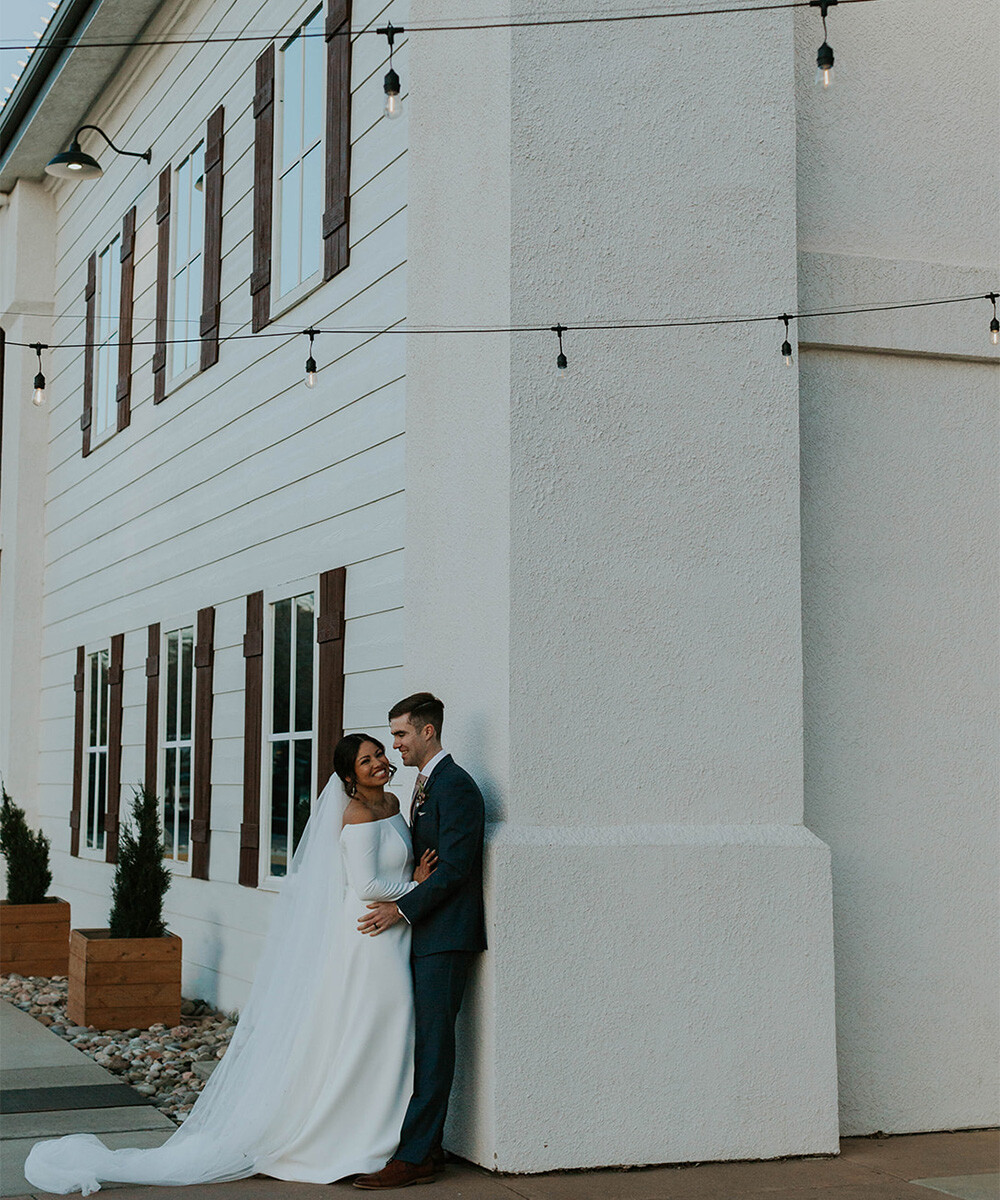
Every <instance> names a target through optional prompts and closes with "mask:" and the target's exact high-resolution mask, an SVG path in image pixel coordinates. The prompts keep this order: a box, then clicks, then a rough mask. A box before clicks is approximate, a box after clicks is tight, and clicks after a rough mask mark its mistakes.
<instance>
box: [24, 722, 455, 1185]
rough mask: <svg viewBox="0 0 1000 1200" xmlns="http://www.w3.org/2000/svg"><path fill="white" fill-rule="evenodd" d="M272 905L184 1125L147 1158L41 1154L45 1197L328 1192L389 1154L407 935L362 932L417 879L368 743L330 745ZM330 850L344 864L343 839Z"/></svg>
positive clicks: (407, 1010) (399, 1108)
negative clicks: (212, 1189) (118, 1192)
mask: <svg viewBox="0 0 1000 1200" xmlns="http://www.w3.org/2000/svg"><path fill="white" fill-rule="evenodd" d="M334 770H335V772H336V776H337V778H331V780H330V782H329V783H328V784H327V785H326V787H325V788H324V789H323V792H322V793H321V795H320V797H319V799H318V800H317V802H316V805H315V806H314V809H313V813H312V816H311V817H310V819H309V821H308V823H307V825H306V828H305V831H304V832H303V835H302V838H301V841H300V843H299V846H298V848H297V850H296V851H295V855H294V857H293V859H292V862H291V867H290V870H289V874H288V877H287V878H286V880H285V882H284V886H283V887H282V890H281V893H280V895H279V897H278V899H277V901H276V906H275V912H274V915H273V917H272V921H271V927H270V930H269V932H268V936H267V940H266V942H265V944H264V948H263V952H262V954H261V958H260V961H259V963H258V966H257V973H256V976H255V978H254V983H253V986H252V988H251V990H250V995H249V997H248V999H247V1003H246V1006H245V1007H244V1009H243V1011H242V1012H241V1014H240V1019H239V1023H238V1025H237V1027H236V1032H235V1033H234V1035H233V1039H232V1042H231V1043H230V1046H229V1049H228V1050H227V1052H226V1055H225V1057H224V1058H223V1059H222V1061H221V1062H220V1064H219V1066H218V1068H217V1069H216V1070H215V1071H214V1073H213V1074H212V1076H211V1078H210V1079H209V1081H208V1084H207V1085H206V1087H205V1090H204V1091H203V1092H202V1094H201V1095H200V1096H199V1097H198V1101H197V1103H196V1104H195V1106H194V1108H193V1109H192V1110H191V1114H190V1116H189V1117H188V1118H187V1120H186V1121H185V1122H184V1124H183V1125H182V1126H181V1127H180V1128H179V1129H178V1130H177V1132H176V1133H174V1134H172V1135H171V1137H170V1138H169V1139H168V1140H167V1141H166V1142H164V1144H163V1145H162V1146H158V1147H156V1148H155V1149H150V1150H109V1149H108V1148H107V1147H106V1146H105V1145H104V1143H103V1142H102V1141H101V1140H100V1139H99V1138H97V1137H95V1136H94V1135H93V1134H73V1135H71V1136H69V1137H63V1138H59V1139H57V1140H55V1141H47V1142H39V1143H38V1144H37V1145H36V1146H34V1147H33V1148H32V1150H31V1153H30V1154H29V1155H28V1160H27V1162H26V1163H25V1167H24V1173H25V1176H26V1178H27V1179H28V1181H29V1183H31V1185H32V1186H33V1187H36V1188H40V1189H42V1190H44V1191H47V1192H55V1193H63V1194H64V1193H67V1192H76V1191H79V1192H82V1193H83V1194H84V1195H85V1196H87V1195H89V1194H90V1193H91V1192H95V1191H97V1190H99V1188H100V1185H101V1183H111V1182H115V1183H145V1184H168V1185H169V1184H176V1185H180V1184H190V1183H216V1182H222V1181H225V1180H233V1179H242V1178H246V1177H247V1176H249V1175H254V1174H258V1173H262V1174H265V1175H270V1176H273V1177H274V1178H276V1179H289V1180H297V1181H300V1182H304V1183H332V1182H333V1181H334V1180H337V1179H342V1178H344V1177H345V1176H347V1175H355V1174H359V1173H363V1172H368V1171H374V1170H376V1169H378V1168H379V1167H380V1166H381V1165H382V1164H383V1163H384V1162H385V1161H386V1159H387V1158H389V1157H390V1156H391V1155H392V1153H393V1152H394V1151H395V1149H396V1146H397V1144H398V1142H399V1130H400V1126H401V1125H402V1121H403V1114H404V1113H405V1111H406V1105H407V1102H408V1100H409V1098H410V1091H411V1081H412V1074H413V994H412V981H411V976H410V927H409V925H408V924H406V922H404V921H401V922H399V923H398V924H397V925H395V926H393V927H392V928H391V929H387V930H385V931H383V932H382V933H381V934H380V935H379V936H378V937H365V936H363V935H362V934H360V933H358V931H357V919H358V917H360V916H362V915H364V914H366V912H367V909H366V908H365V905H366V903H367V902H369V901H372V900H395V899H398V898H399V897H400V896H402V895H405V893H406V892H408V891H410V890H411V889H412V888H414V887H416V885H417V883H420V882H422V881H423V880H425V879H427V878H428V877H429V876H430V875H431V874H432V873H433V871H434V869H435V858H436V856H435V855H434V853H433V851H428V852H427V853H426V854H425V855H424V856H423V857H422V858H421V861H420V863H419V865H418V866H417V868H416V870H414V869H413V855H412V851H411V848H410V831H409V827H408V826H407V824H406V822H405V821H404V819H403V817H402V815H401V814H400V811H399V803H398V801H397V800H396V797H395V796H393V795H392V794H391V793H389V792H386V791H385V785H386V784H387V783H388V782H389V780H390V779H391V778H392V775H393V774H394V773H395V770H396V768H395V767H394V766H393V765H392V764H391V763H390V762H389V760H388V758H387V757H386V753H385V747H384V746H383V745H382V743H381V742H380V741H378V739H377V738H374V737H371V736H369V735H368V734H349V735H348V736H347V737H344V738H342V739H341V740H340V742H339V743H338V744H337V747H336V750H335V752H334ZM338 839H339V843H340V852H339V853H337V849H336V843H337V841H338Z"/></svg>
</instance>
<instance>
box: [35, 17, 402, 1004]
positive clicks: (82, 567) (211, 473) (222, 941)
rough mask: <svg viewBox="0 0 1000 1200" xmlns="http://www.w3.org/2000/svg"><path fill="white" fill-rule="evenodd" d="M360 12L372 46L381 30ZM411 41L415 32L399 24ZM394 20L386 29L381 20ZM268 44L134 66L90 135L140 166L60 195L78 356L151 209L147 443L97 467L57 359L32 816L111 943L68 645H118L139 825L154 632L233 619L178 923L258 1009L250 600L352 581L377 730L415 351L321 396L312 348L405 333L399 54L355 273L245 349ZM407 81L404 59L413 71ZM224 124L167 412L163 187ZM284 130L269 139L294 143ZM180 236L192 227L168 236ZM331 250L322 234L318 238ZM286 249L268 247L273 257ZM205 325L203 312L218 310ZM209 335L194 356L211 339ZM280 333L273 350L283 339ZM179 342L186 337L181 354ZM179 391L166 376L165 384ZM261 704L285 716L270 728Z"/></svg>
mask: <svg viewBox="0 0 1000 1200" xmlns="http://www.w3.org/2000/svg"><path fill="white" fill-rule="evenodd" d="M172 8H173V6H170V5H166V6H164V10H165V11H164V13H162V14H161V16H160V17H159V18H157V20H156V21H155V22H154V24H153V26H152V27H151V28H150V30H149V31H148V34H149V35H150V36H157V35H160V34H164V33H169V34H181V33H185V32H190V31H193V30H198V31H204V30H213V29H214V30H219V31H224V32H225V33H235V32H240V31H241V30H242V31H252V32H270V31H279V30H284V31H286V32H287V31H289V30H290V29H291V28H293V27H294V25H295V24H296V23H297V22H299V21H301V20H302V19H303V18H304V17H305V16H307V15H308V14H309V13H310V12H311V11H312V6H311V5H308V6H298V7H297V6H296V5H295V4H294V3H293V2H291V0H289V2H286V3H280V2H274V0H272V2H270V3H267V4H266V5H260V4H258V3H249V2H245V0H235V2H234V3H231V4H212V5H209V4H207V3H200V4H189V5H183V6H180V9H179V14H178V15H177V16H176V19H175V20H172V21H170V20H168V17H169V13H170V10H171V9H172ZM379 15H380V14H379V5H378V4H377V3H374V4H365V3H363V2H362V3H359V4H357V5H356V7H355V16H354V28H355V29H356V30H357V29H358V28H360V27H362V25H368V24H371V23H373V22H375V21H377V20H378V17H379ZM393 17H394V19H395V20H396V22H397V23H399V22H400V20H401V13H400V11H399V10H394V11H393ZM383 19H384V18H383ZM265 44H266V43H265V42H264V41H261V42H259V43H258V42H251V43H241V44H237V45H232V46H228V47H219V46H209V47H177V48H156V49H152V48H147V49H144V48H139V49H137V50H136V51H134V52H133V54H132V56H131V57H130V58H129V60H128V61H127V63H126V65H125V68H124V70H123V71H122V73H121V75H120V77H119V80H118V85H117V87H112V88H110V89H109V90H108V92H107V93H106V94H105V95H104V96H103V97H102V98H101V99H100V101H99V102H98V103H97V104H96V105H95V106H94V108H93V109H92V111H91V112H90V113H89V114H87V118H86V119H87V120H88V121H92V122H94V123H96V124H99V125H101V126H102V127H103V128H105V129H106V130H108V132H109V133H110V134H111V136H112V137H113V139H114V140H115V141H116V143H117V144H119V145H124V146H127V147H129V148H133V147H140V148H145V147H146V146H147V145H150V144H151V145H152V147H153V161H152V164H151V166H149V167H147V166H146V165H145V164H144V163H141V162H137V161H136V160H130V159H118V158H115V156H114V155H112V154H111V153H110V152H107V153H101V154H100V158H101V161H102V164H103V165H104V167H105V175H104V177H103V178H102V179H100V180H98V181H96V182H95V183H90V184H82V185H79V186H76V187H71V186H68V185H64V184H61V183H55V182H53V183H52V185H51V186H52V189H53V191H54V193H55V200H56V206H57V212H58V218H57V230H56V238H55V245H56V249H55V256H56V296H55V312H56V319H55V322H54V331H53V340H54V341H56V342H62V343H74V342H82V341H83V336H84V315H85V312H86V304H85V301H84V298H83V291H84V287H85V283H86V263H87V258H88V257H89V255H90V254H91V253H92V252H93V251H94V250H97V251H100V249H101V248H102V247H103V246H104V245H106V244H107V242H108V241H109V240H110V239H111V237H112V236H114V234H115V232H117V231H118V229H119V228H120V226H121V220H122V217H123V215H124V213H125V212H126V210H127V209H128V208H129V207H130V206H131V205H132V204H133V203H135V204H136V205H137V206H138V212H137V231H136V250H135V263H136V265H135V318H134V337H135V339H136V341H137V342H139V343H147V344H138V345H136V346H135V350H134V355H133V383H132V421H131V425H130V426H129V428H128V429H126V430H124V431H123V432H121V433H119V434H116V435H115V436H114V437H112V438H110V440H108V441H107V442H105V443H103V444H101V445H98V446H97V447H96V448H95V449H94V451H93V453H92V454H91V455H90V456H89V457H88V458H86V459H84V458H83V457H82V455H81V434H80V427H79V419H80V414H81V411H82V387H83V362H84V360H83V351H82V350H65V351H61V352H58V353H57V354H56V355H55V357H54V361H53V370H52V379H51V394H52V400H51V413H50V440H49V467H48V477H47V487H46V506H45V524H46V558H45V583H44V617H43V619H44V635H43V656H42V696H41V717H42V721H41V763H40V791H39V806H40V816H41V820H42V824H43V826H44V827H45V829H46V831H47V832H48V833H49V835H50V836H51V838H52V841H53V851H54V854H53V858H54V870H55V876H56V886H57V889H58V890H59V892H60V893H61V894H63V895H65V896H66V897H67V898H68V899H70V900H71V901H72V902H73V906H74V910H73V920H74V924H76V925H78V926H80V925H83V926H86V925H104V924H106V919H107V909H108V899H109V890H110V881H111V874H112V869H111V868H110V867H109V866H106V865H104V864H100V863H91V862H85V861H80V860H72V859H70V857H69V855H68V846H69V828H68V822H67V818H68V813H69V807H70V795H71V784H72V768H73V762H72V746H73V703H74V694H73V690H72V683H71V681H72V676H73V671H74V669H75V658H74V655H75V647H76V646H77V645H80V644H85V645H86V646H87V647H88V649H90V648H91V647H92V646H95V645H97V644H98V643H103V642H106V640H107V639H108V638H109V637H110V636H111V635H112V634H115V633H120V632H124V633H125V680H124V691H123V696H124V718H123V736H122V741H123V758H122V781H123V785H124V786H123V801H122V804H123V809H124V808H125V806H126V805H127V803H128V797H129V794H130V793H129V787H128V785H129V784H130V783H132V782H135V781H137V780H139V779H140V778H141V777H142V773H143V762H144V736H145V733H144V730H145V682H146V681H145V672H144V661H145V655H146V626H147V625H148V624H150V623H152V622H155V621H161V622H164V623H165V624H164V628H167V627H170V625H171V623H173V624H176V623H177V622H179V621H192V620H193V618H194V614H195V612H196V610H197V609H198V608H201V607H203V606H205V605H210V604H211V605H215V606H216V633H215V645H216V655H215V682H214V690H215V710H214V720H213V742H214V752H213V768H212V840H211V865H210V873H211V881H210V882H208V883H206V882H204V881H200V880H192V879H190V878H184V877H178V878H176V879H175V882H174V884H173V886H172V888H171V891H170V893H169V895H168V899H167V917H168V921H169V924H170V926H171V928H172V929H173V930H175V931H176V932H177V933H179V934H180V935H181V936H182V938H183V939H184V947H185V992H186V994H198V995H202V996H205V997H207V998H209V999H213V1000H217V1001H219V1002H220V1003H222V1004H225V1005H229V1006H237V1005H239V1004H240V1003H241V1002H242V1000H243V997H244V995H245V990H246V981H247V980H248V979H249V978H250V976H251V974H252V969H253V962H254V960H255V957H256V951H257V948H258V940H259V935H260V931H261V926H262V923H263V922H264V920H265V918H266V914H267V911H268V908H269V896H268V894H266V893H256V892H254V891H252V890H250V889H246V888H241V887H239V886H238V885H237V883H236V878H237V865H238V857H239V825H240V821H241V818H242V807H243V794H242V774H243V687H244V660H243V654H242V638H243V633H244V625H245V599H244V598H245V596H246V594H247V593H248V592H251V591H256V590H258V589H261V588H263V589H272V588H276V587H279V586H280V585H282V584H284V583H292V582H294V581H301V580H303V579H311V578H313V579H314V578H315V577H316V576H317V575H318V574H319V572H321V571H323V570H326V569H328V568H331V567H336V566H341V565H346V566H347V567H348V583H347V631H346V645H345V657H346V663H345V670H346V674H347V680H346V690H345V706H346V711H345V723H346V725H347V727H348V728H369V727H374V728H376V729H379V728H381V729H384V727H385V714H386V711H387V709H388V707H389V705H390V704H391V703H392V702H393V701H394V700H395V699H396V698H397V695H396V693H397V692H398V691H399V688H400V686H401V665H402V578H403V554H402V539H403V487H404V463H403V432H404V345H403V338H402V336H399V335H390V336H384V337H375V336H372V335H370V334H351V335H337V336H327V337H321V338H319V339H318V340H317V342H316V346H315V356H316V358H317V360H318V362H319V364H320V374H319V379H318V382H317V386H316V388H315V389H314V390H312V391H310V390H307V389H306V388H305V387H304V385H303V362H304V360H305V357H306V354H307V343H306V340H305V339H304V338H302V337H301V336H300V335H299V334H298V331H300V330H301V329H303V328H305V327H307V326H309V325H317V326H326V327H331V326H334V327H372V328H384V327H388V326H392V325H394V324H396V323H398V322H399V321H400V320H401V319H402V317H403V315H404V311H405V310H404V303H405V258H406V224H405V206H406V157H405V145H406V129H405V121H401V122H395V123H390V122H387V121H385V120H384V119H381V106H382V102H383V100H384V96H383V93H382V88H381V76H380V73H379V68H380V65H381V63H382V60H383V58H384V54H385V42H384V39H382V38H376V37H367V36H366V37H361V38H359V39H356V41H355V45H354V52H353V53H354V57H353V69H352V90H353V93H354V95H353V107H352V175H351V192H352V199H351V262H350V266H349V267H348V268H347V269H346V270H345V271H344V272H342V273H341V274H340V275H338V276H337V277H336V278H335V279H333V280H332V281H330V282H329V283H328V284H325V285H322V286H320V287H319V288H318V289H317V290H315V291H314V292H312V293H311V294H310V295H308V296H307V297H306V298H305V299H304V300H303V301H301V303H299V304H298V305H297V306H296V307H294V308H292V309H291V310H290V311H286V312H281V310H280V305H281V301H280V299H279V298H278V297H277V295H276V292H277V275H276V272H275V273H274V275H273V279H274V283H273V289H272V312H279V313H280V315H278V316H276V317H275V320H274V322H273V323H272V325H270V326H269V327H268V328H267V330H266V331H265V333H266V336H263V335H262V336H256V337H244V336H242V335H246V334H249V333H250V325H249V318H250V291H249V276H250V271H251V253H252V210H253V205H252V185H253V139H254V121H253V112H252V101H253V90H254V61H255V59H256V57H257V55H258V54H259V53H260V52H261V50H262V49H263V47H264V45H265ZM397 58H400V59H402V60H404V61H405V48H404V50H403V53H402V55H400V54H399V53H397ZM220 103H223V104H224V105H225V117H226V119H225V182H224V192H223V211H224V219H223V262H222V305H221V322H222V326H221V333H222V337H223V339H225V338H226V337H227V336H229V335H234V334H235V335H241V336H240V337H239V338H238V339H234V340H230V341H228V342H227V341H225V340H224V341H223V344H222V346H221V353H220V361H219V362H218V363H217V364H216V365H215V366H213V367H211V368H210V369H209V370H208V371H206V372H203V373H201V374H196V375H195V376H194V377H193V378H190V379H188V380H187V382H184V383H183V384H182V385H181V386H178V387H175V388H173V390H171V388H170V385H169V383H168V395H167V398H166V400H165V402H164V403H162V404H160V405H156V406H154V405H153V402H152V371H151V359H152V351H153V346H152V342H153V339H154V324H153V321H154V313H155V285H156V238H157V231H156V221H155V212H156V204H157V179H158V175H159V172H160V171H161V170H162V168H163V166H164V165H165V164H166V163H167V162H171V163H172V165H174V166H176V165H177V164H178V163H179V162H180V161H181V159H183V157H184V156H185V155H186V154H187V153H188V152H189V150H190V149H191V147H192V146H193V145H194V144H195V143H196V142H197V141H198V140H199V139H201V138H202V137H203V136H204V130H205V122H206V121H207V118H208V116H209V114H210V113H211V112H212V111H213V110H214V109H215V107H216V106H217V105H218V104H220ZM279 123H280V118H276V126H277V125H279ZM172 233H173V226H172ZM319 236H320V235H319V230H317V231H316V237H317V239H319ZM276 242H277V238H275V244H276ZM199 308H200V305H199ZM196 332H197V326H196V325H195V326H194V327H193V329H192V331H191V332H190V333H188V336H192V335H193V334H196ZM275 332H277V333H278V334H279V336H272V334H274V333H275ZM170 336H184V334H183V333H181V332H180V331H176V332H172V333H171V334H170ZM168 370H169V368H168ZM265 707H266V706H265Z"/></svg>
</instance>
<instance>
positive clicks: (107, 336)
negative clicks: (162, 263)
mask: <svg viewBox="0 0 1000 1200" xmlns="http://www.w3.org/2000/svg"><path fill="white" fill-rule="evenodd" d="M121 250H122V240H121V236H120V235H118V234H116V235H115V237H114V238H112V240H111V242H110V243H109V244H108V245H107V246H105V247H104V249H103V250H102V251H101V252H100V254H99V255H98V256H97V297H96V309H95V321H94V405H93V428H92V430H91V438H92V440H95V441H96V440H98V439H100V438H102V437H103V436H104V435H105V434H106V433H109V432H110V431H112V430H113V429H114V428H115V426H116V423H117V415H116V399H117V388H118V342H119V331H120V324H119V322H120V318H121V290H122V261H121Z"/></svg>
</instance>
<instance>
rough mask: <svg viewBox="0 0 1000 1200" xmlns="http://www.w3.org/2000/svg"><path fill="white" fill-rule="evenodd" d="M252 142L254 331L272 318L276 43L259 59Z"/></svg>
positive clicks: (251, 291)
mask: <svg viewBox="0 0 1000 1200" xmlns="http://www.w3.org/2000/svg"><path fill="white" fill-rule="evenodd" d="M256 82H257V88H256V91H255V92H254V100H253V116H254V143H253V147H254V149H253V274H252V275H251V276H250V294H251V296H252V297H253V331H254V333H256V332H257V331H258V330H260V329H263V328H264V326H265V325H267V323H268V322H269V321H270V319H271V210H272V176H273V174H274V44H273V43H272V44H271V45H269V46H268V47H267V49H266V50H265V51H264V53H263V54H262V55H261V56H260V58H258V59H257V80H256Z"/></svg>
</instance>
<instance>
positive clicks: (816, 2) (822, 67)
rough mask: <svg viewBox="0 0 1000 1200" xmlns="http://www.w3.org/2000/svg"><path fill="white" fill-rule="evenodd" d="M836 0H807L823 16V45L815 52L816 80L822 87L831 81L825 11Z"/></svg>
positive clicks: (831, 52) (830, 54) (830, 61)
mask: <svg viewBox="0 0 1000 1200" xmlns="http://www.w3.org/2000/svg"><path fill="white" fill-rule="evenodd" d="M837 2H838V0H809V5H810V7H811V8H818V9H819V12H820V16H821V17H822V18H823V45H822V46H820V48H819V50H818V52H817V54H816V82H817V83H818V84H820V85H821V86H822V87H824V88H828V87H829V86H830V84H831V83H833V48H832V47H831V46H830V44H829V43H828V42H827V40H826V13H827V9H829V8H832V7H833V5H834V4H836V3H837Z"/></svg>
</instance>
